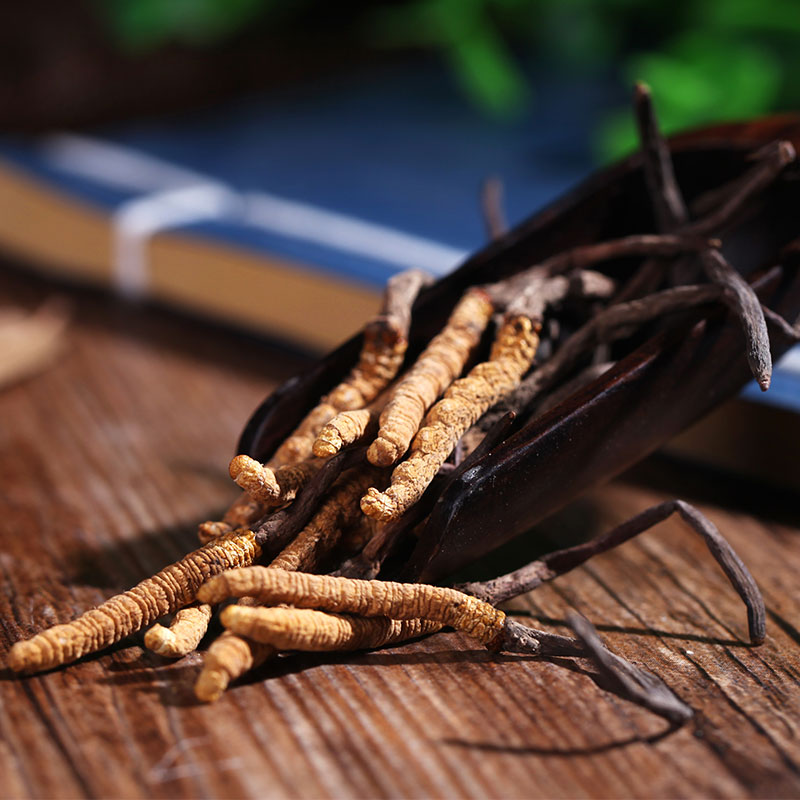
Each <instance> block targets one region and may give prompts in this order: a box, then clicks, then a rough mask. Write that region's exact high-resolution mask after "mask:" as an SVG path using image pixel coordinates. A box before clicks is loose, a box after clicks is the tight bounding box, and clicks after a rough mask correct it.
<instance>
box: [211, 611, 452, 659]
mask: <svg viewBox="0 0 800 800" xmlns="http://www.w3.org/2000/svg"><path fill="white" fill-rule="evenodd" d="M220 619H221V621H222V624H223V625H224V626H225V627H226V628H228V629H229V630H232V631H234V632H235V633H238V634H241V635H242V636H247V637H249V638H251V639H255V640H256V641H257V642H262V643H264V644H268V645H271V646H272V647H274V648H276V649H278V650H302V651H307V652H321V651H330V650H361V649H366V648H373V647H383V646H384V645H387V644H394V643H396V642H402V641H405V640H407V639H413V638H415V637H417V636H422V635H423V634H426V633H433V632H434V631H437V630H440V629H441V627H442V625H441V623H439V622H434V621H431V620H422V619H403V620H400V619H387V618H386V617H354V616H346V615H342V614H329V613H326V612H324V611H315V610H312V609H307V608H303V609H300V608H248V607H246V606H239V605H234V606H228V607H227V608H226V609H225V610H224V611H223V612H222V616H221V617H220Z"/></svg>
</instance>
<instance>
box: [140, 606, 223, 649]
mask: <svg viewBox="0 0 800 800" xmlns="http://www.w3.org/2000/svg"><path fill="white" fill-rule="evenodd" d="M210 621H211V606H210V605H208V604H207V603H193V604H192V605H190V606H186V608H182V609H180V611H178V612H177V614H175V618H174V619H173V620H172V622H171V623H170V624H169V627H165V626H164V625H158V624H156V625H153V627H152V628H150V630H149V631H147V633H146V634H145V635H144V646H145V647H146V648H147V649H148V650H152V651H153V652H154V653H158V655H160V656H165V657H166V658H182V657H183V656H185V655H188V654H189V653H191V652H193V651H195V650H196V649H197V645H199V644H200V640H201V639H202V638H203V637H204V636H205V635H206V631H207V630H208V623H209V622H210Z"/></svg>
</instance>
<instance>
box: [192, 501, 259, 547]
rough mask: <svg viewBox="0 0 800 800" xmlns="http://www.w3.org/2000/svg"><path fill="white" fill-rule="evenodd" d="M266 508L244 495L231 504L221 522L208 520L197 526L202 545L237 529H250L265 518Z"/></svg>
mask: <svg viewBox="0 0 800 800" xmlns="http://www.w3.org/2000/svg"><path fill="white" fill-rule="evenodd" d="M264 512H265V508H264V506H263V505H262V504H261V503H259V502H258V500H255V499H253V498H252V497H251V496H250V495H248V494H247V493H243V494H241V495H239V497H237V498H236V499H235V500H234V501H233V503H231V505H230V507H229V508H228V510H227V511H226V512H225V514H224V516H223V517H222V519H221V520H216V521H215V520H208V521H206V522H201V523H200V525H198V526H197V538H198V539H199V540H200V544H208V543H209V542H210V541H211V540H212V539H216V538H218V537H220V536H224V535H225V534H226V533H231V532H233V531H234V530H236V529H237V528H249V527H250V526H251V525H252V524H253V523H254V522H257V521H258V520H259V519H261V517H263V516H264Z"/></svg>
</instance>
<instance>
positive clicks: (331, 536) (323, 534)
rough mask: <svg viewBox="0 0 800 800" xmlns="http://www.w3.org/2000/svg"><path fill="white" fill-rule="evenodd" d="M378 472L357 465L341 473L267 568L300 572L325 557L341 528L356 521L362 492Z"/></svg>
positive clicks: (340, 532)
mask: <svg viewBox="0 0 800 800" xmlns="http://www.w3.org/2000/svg"><path fill="white" fill-rule="evenodd" d="M379 474H380V472H379V471H378V470H376V469H375V468H374V467H358V468H356V469H354V470H351V471H350V472H348V473H345V474H344V475H342V477H341V478H340V479H339V481H337V483H336V484H335V485H334V487H333V489H332V490H331V493H330V495H329V496H328V498H327V499H326V500H325V501H324V502H323V503H322V505H321V506H320V508H319V510H318V511H317V512H316V514H314V516H313V517H312V518H311V521H310V522H309V523H308V524H307V525H306V526H305V528H303V530H302V531H300V533H299V534H298V535H297V537H296V538H295V539H293V540H292V541H291V542H290V543H289V544H288V545H286V547H285V548H284V549H283V550H282V551H281V552H280V553H279V554H278V556H277V557H276V558H275V559H274V561H273V562H272V563H271V564H270V567H275V568H278V569H288V570H299V571H302V570H306V569H310V568H311V566H312V565H313V563H315V562H318V561H320V560H321V559H322V558H324V557H325V556H326V555H327V554H328V553H329V552H330V551H331V549H332V548H333V547H334V546H335V545H336V543H337V542H338V541H339V538H340V537H341V534H342V531H343V530H344V529H345V528H348V527H350V526H351V525H353V524H354V523H355V522H357V521H358V519H359V517H360V516H361V514H360V511H359V500H360V498H361V495H362V493H363V492H364V490H365V489H366V488H367V487H368V486H369V485H370V483H372V482H373V481H374V480H375V478H376V477H377V476H378V475H379Z"/></svg>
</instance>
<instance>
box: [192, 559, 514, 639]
mask: <svg viewBox="0 0 800 800" xmlns="http://www.w3.org/2000/svg"><path fill="white" fill-rule="evenodd" d="M199 597H200V599H202V600H203V601H204V602H207V603H219V602H221V601H222V600H225V599H226V598H228V597H255V598H257V599H259V600H260V601H261V602H263V603H269V604H279V603H288V604H290V605H293V606H297V607H298V608H316V609H321V610H324V611H335V612H339V613H348V614H357V615H359V616H362V617H390V618H391V619H428V620H431V621H434V622H441V623H442V624H444V625H450V626H451V627H453V628H456V629H457V630H460V631H463V632H464V633H468V634H469V635H470V636H473V637H474V638H475V639H477V640H478V641H480V642H482V643H483V644H488V643H489V642H492V641H493V640H494V639H496V638H497V636H498V635H499V634H500V632H501V631H502V628H503V622H504V620H505V614H504V613H503V612H502V611H500V610H498V609H496V608H495V607H494V606H491V605H489V604H488V603H484V602H483V601H482V600H478V599H477V598H475V597H471V596H470V595H467V594H464V593H463V592H459V591H456V590H455V589H447V588H445V587H442V586H426V585H424V584H417V583H396V582H394V581H362V580H355V579H352V578H334V577H331V576H329V575H309V574H306V573H298V572H286V571H284V570H280V569H270V568H268V567H248V568H246V569H237V570H230V571H228V572H225V573H223V574H222V575H217V576H216V577H215V578H212V579H211V580H210V581H208V583H206V584H205V586H203V587H202V589H201V590H200V592H199Z"/></svg>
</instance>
